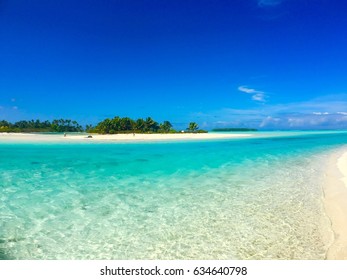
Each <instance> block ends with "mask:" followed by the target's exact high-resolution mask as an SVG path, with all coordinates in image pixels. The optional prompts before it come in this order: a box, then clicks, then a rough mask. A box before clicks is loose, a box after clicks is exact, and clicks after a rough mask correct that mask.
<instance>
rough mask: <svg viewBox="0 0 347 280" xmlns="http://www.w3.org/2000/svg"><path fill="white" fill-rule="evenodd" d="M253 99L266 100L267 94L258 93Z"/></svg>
mask: <svg viewBox="0 0 347 280" xmlns="http://www.w3.org/2000/svg"><path fill="white" fill-rule="evenodd" d="M252 99H253V100H255V101H260V102H265V95H264V93H257V94H254V95H253V96H252Z"/></svg>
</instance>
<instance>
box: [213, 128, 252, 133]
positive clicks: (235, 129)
mask: <svg viewBox="0 0 347 280" xmlns="http://www.w3.org/2000/svg"><path fill="white" fill-rule="evenodd" d="M212 131H215V132H225V131H258V130H257V129H255V128H238V127H236V128H215V129H212Z"/></svg>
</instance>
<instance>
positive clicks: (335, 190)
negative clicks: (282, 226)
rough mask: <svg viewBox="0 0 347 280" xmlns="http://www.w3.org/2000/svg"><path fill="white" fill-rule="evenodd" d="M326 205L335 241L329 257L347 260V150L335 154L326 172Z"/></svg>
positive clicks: (329, 250) (329, 251)
mask: <svg viewBox="0 0 347 280" xmlns="http://www.w3.org/2000/svg"><path fill="white" fill-rule="evenodd" d="M324 206H325V210H326V213H327V215H328V217H329V218H330V221H331V226H332V230H333V235H334V236H333V241H332V244H331V246H330V247H329V249H328V252H327V256H326V258H327V259H330V260H347V150H346V149H345V150H344V151H343V153H342V155H341V153H339V155H336V154H335V155H334V156H333V157H332V159H331V163H330V165H329V168H328V169H327V173H326V182H325V185H324Z"/></svg>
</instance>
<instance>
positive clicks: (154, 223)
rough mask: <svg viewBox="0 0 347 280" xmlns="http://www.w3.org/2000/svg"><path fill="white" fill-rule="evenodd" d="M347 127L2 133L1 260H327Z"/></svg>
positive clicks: (0, 145)
mask: <svg viewBox="0 0 347 280" xmlns="http://www.w3.org/2000/svg"><path fill="white" fill-rule="evenodd" d="M346 143H347V132H334V131H330V132H287V133H285V132H272V133H255V137H252V138H247V139H230V140H208V141H180V142H177V141H173V142H169V141H168V142H165V143H163V142H161V143H150V142H148V143H68V144H66V143H65V144H62V143H55V144H47V143H42V144H39V143H36V144H33V143H5V142H0V155H1V157H0V190H1V192H0V259H68V260H71V259H324V258H325V255H326V251H327V249H328V247H329V245H330V244H331V242H332V236H333V232H332V230H331V225H330V220H329V218H328V217H327V216H326V215H325V212H324V206H323V203H322V202H323V178H324V172H325V168H326V163H327V162H328V160H329V158H330V156H331V154H332V153H336V152H338V151H340V150H341V149H342V148H345V147H346V146H344V145H345V144H346Z"/></svg>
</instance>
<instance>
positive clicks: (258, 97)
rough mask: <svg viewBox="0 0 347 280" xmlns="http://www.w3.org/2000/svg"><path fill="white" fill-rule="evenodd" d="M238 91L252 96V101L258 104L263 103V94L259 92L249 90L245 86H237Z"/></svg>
mask: <svg viewBox="0 0 347 280" xmlns="http://www.w3.org/2000/svg"><path fill="white" fill-rule="evenodd" d="M237 89H238V90H239V91H241V92H244V93H248V94H253V95H252V100H254V101H259V102H265V101H266V100H265V98H266V96H265V92H263V91H260V90H255V89H253V88H249V87H247V86H239V87H238V88H237Z"/></svg>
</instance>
